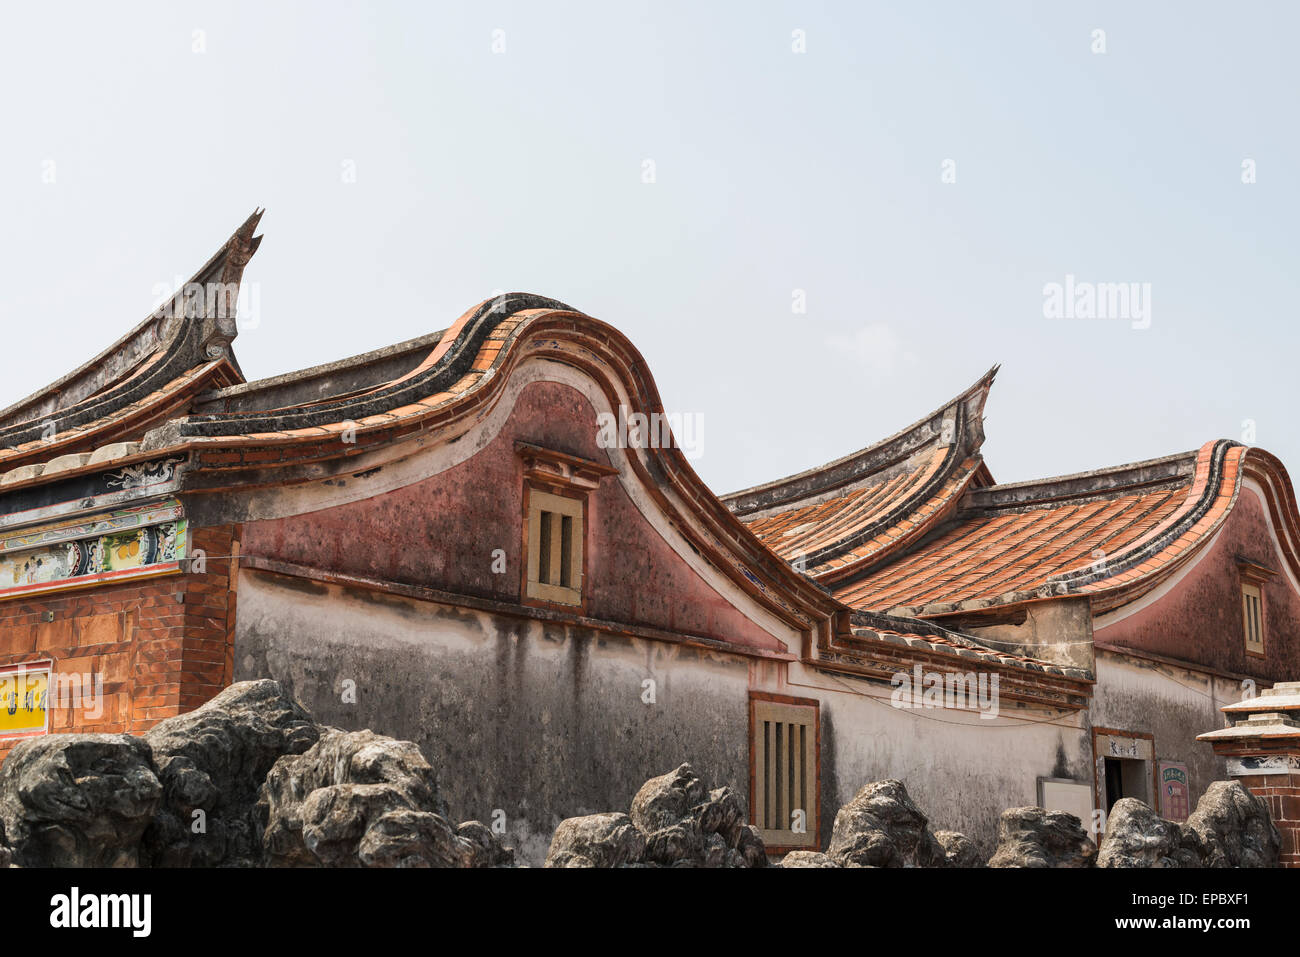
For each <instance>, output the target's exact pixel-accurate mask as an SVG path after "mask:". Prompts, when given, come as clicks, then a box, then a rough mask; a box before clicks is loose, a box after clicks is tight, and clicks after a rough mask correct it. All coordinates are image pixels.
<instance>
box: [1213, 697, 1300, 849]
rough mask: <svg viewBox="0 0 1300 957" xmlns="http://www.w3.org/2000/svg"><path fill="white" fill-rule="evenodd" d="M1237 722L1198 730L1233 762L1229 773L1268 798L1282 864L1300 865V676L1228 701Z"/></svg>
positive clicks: (1230, 712) (1232, 716)
mask: <svg viewBox="0 0 1300 957" xmlns="http://www.w3.org/2000/svg"><path fill="white" fill-rule="evenodd" d="M1222 710H1223V712H1224V713H1225V714H1227V715H1228V716H1229V717H1230V718H1233V719H1234V723H1233V726H1232V727H1230V728H1222V729H1220V730H1218V731H1211V732H1209V733H1207V734H1201V735H1197V738H1196V740H1197V741H1206V742H1209V744H1210V745H1211V746H1212V747H1213V748H1214V753H1215V754H1217V755H1219V756H1220V757H1222V758H1224V760H1225V761H1226V762H1227V764H1228V776H1229V777H1231V778H1233V779H1235V780H1238V781H1240V782H1241V783H1242V784H1243V785H1245V786H1246V788H1247V789H1249V790H1250V791H1251V792H1252V793H1254V794H1256V795H1258V796H1259V797H1261V798H1263V799H1264V801H1265V802H1266V803H1267V804H1268V809H1269V812H1270V813H1271V814H1272V815H1273V823H1275V824H1276V825H1277V829H1278V831H1280V832H1281V834H1282V855H1281V863H1282V866H1283V867H1300V681H1288V682H1284V683H1282V684H1278V685H1275V686H1274V687H1272V688H1270V689H1269V690H1267V691H1265V692H1264V693H1263V694H1261V695H1260V696H1259V697H1258V698H1251V699H1250V700H1248V701H1241V702H1238V703H1237V704H1230V705H1226V706H1225V707H1224V708H1223V709H1222Z"/></svg>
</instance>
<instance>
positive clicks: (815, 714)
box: [747, 691, 822, 854]
mask: <svg viewBox="0 0 1300 957" xmlns="http://www.w3.org/2000/svg"><path fill="white" fill-rule="evenodd" d="M765 706H766V707H769V708H772V707H774V708H780V707H783V706H784V707H791V708H799V709H806V710H810V711H811V712H812V714H811V719H812V720H811V723H812V730H813V735H812V737H813V740H812V742H811V750H812V761H811V762H810V763H811V765H812V768H813V780H812V782H811V783H812V788H811V794H812V802H811V804H812V806H811V807H808V808H803V809H802V810H803V811H804V812H805V824H806V825H807V828H808V830H807V833H806V834H802V835H796V834H794V833H793V832H791V831H790V830H789V829H788V828H786V829H780V830H777V829H773V830H768V829H766V828H764V827H763V824H762V821H761V819H760V817H759V811H760V803H761V802H760V801H759V799H758V798H759V791H758V787H759V760H758V751H757V744H758V741H757V737H756V734H757V731H758V722H759V711H760V709H761V708H763V707H765ZM821 735H822V723H821V702H820V701H818V700H817V699H815V698H794V697H790V696H789V695H779V694H768V693H766V692H759V691H751V692H750V693H749V741H748V743H747V748H748V750H749V821H750V823H751V824H753V825H754V826H755V827H757V828H758V829H759V832H760V833H761V834H762V835H763V844H764V846H765V847H766V849H767V853H769V854H784V853H788V852H790V851H816V850H819V849H820V848H821V833H820V832H821V801H822V790H821V789H822V774H821V753H822V743H821ZM799 838H803V840H798V839H799Z"/></svg>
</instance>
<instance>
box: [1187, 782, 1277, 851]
mask: <svg viewBox="0 0 1300 957" xmlns="http://www.w3.org/2000/svg"><path fill="white" fill-rule="evenodd" d="M1185 829H1186V830H1190V831H1192V832H1193V833H1194V834H1196V836H1197V837H1198V838H1199V839H1200V841H1201V844H1202V845H1203V846H1204V852H1205V866H1206V867H1277V866H1278V855H1279V854H1280V853H1281V849H1282V838H1281V835H1279V834H1278V830H1277V826H1276V825H1275V824H1274V823H1273V818H1272V816H1271V815H1270V814H1269V811H1268V805H1267V804H1266V803H1265V802H1264V800H1263V799H1262V798H1259V797H1257V796H1256V795H1254V794H1251V793H1250V791H1248V790H1247V789H1246V787H1245V786H1244V785H1243V784H1242V783H1241V782H1240V781H1215V782H1214V783H1213V784H1211V785H1210V786H1209V787H1208V788H1206V790H1205V793H1204V794H1202V795H1201V799H1200V800H1199V801H1197V802H1196V810H1195V811H1193V812H1192V814H1191V816H1190V817H1189V818H1188V819H1187V824H1186V825H1185Z"/></svg>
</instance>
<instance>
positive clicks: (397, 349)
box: [194, 329, 447, 414]
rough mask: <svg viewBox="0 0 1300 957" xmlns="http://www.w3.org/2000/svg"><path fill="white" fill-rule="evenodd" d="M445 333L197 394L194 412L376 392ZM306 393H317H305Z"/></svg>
mask: <svg viewBox="0 0 1300 957" xmlns="http://www.w3.org/2000/svg"><path fill="white" fill-rule="evenodd" d="M446 333H447V330H446V329H439V330H437V331H436V332H429V333H425V334H424V335H422V336H415V337H414V338H411V339H406V340H403V341H402V342H396V343H393V344H392V345H389V346H384V347H382V348H379V349H371V350H369V351H367V352H362V353H359V354H357V355H354V356H349V357H347V358H345V359H337V360H335V361H334V362H324V363H321V364H320V365H314V366H308V367H307V368H304V369H296V370H293V371H290V372H283V373H280V374H279V375H274V376H267V377H266V378H263V379H255V380H253V381H251V382H242V383H239V384H237V385H232V386H227V387H225V388H221V389H214V390H212V391H211V392H209V393H206V394H204V395H202V396H199V398H198V400H197V401H196V402H195V408H194V411H195V412H202V413H211V414H222V413H227V412H255V411H262V412H274V411H280V410H285V409H290V408H294V409H296V408H302V407H304V406H308V405H314V404H316V403H319V402H324V401H328V400H330V399H341V398H346V397H348V396H351V395H355V394H357V393H360V392H362V391H366V390H370V389H373V388H376V387H378V388H382V387H383V386H386V385H391V384H392V383H393V382H395V381H397V380H398V379H399V378H401V377H402V376H403V375H405V374H406V373H408V372H410V371H413V369H412V368H411V367H408V364H409V363H412V362H413V361H414V356H415V355H416V354H421V355H420V359H421V361H423V358H424V356H423V355H422V354H423V353H425V352H426V351H427V350H431V349H432V348H434V347H436V346H437V345H438V343H439V342H441V341H442V338H443V336H444V335H446ZM311 392H316V393H318V394H315V395H305V393H311ZM259 398H260V399H263V400H266V399H268V398H269V402H267V401H263V402H261V403H260V404H257V403H255V400H256V399H259Z"/></svg>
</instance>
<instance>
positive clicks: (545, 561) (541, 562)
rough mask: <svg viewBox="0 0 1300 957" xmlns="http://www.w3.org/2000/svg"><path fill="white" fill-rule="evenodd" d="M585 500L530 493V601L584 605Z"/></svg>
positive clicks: (532, 490)
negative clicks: (583, 533)
mask: <svg viewBox="0 0 1300 957" xmlns="http://www.w3.org/2000/svg"><path fill="white" fill-rule="evenodd" d="M582 542H583V538H582V501H581V500H579V499H573V498H564V497H563V496H560V495H553V494H551V493H550V492H543V491H541V490H539V489H529V490H528V587H527V595H528V597H529V598H540V599H541V600H543V601H553V602H558V603H560V604H565V605H580V604H582Z"/></svg>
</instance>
